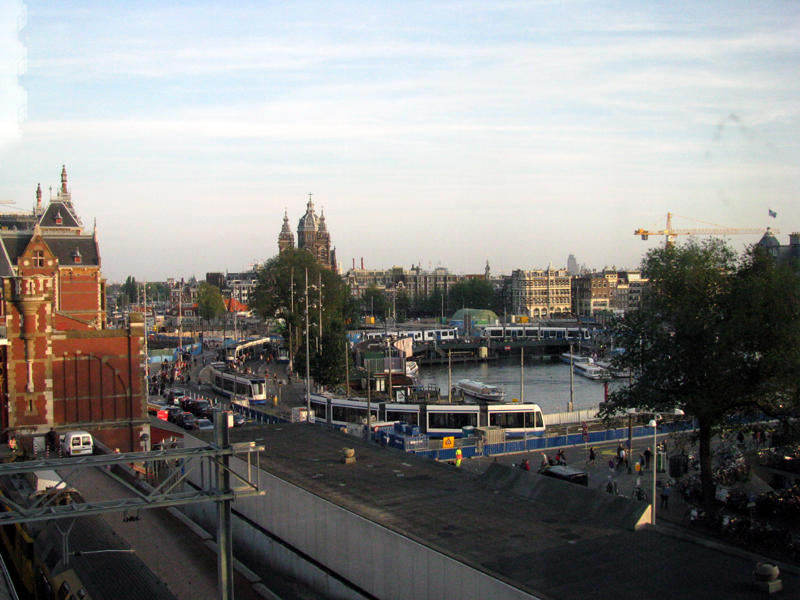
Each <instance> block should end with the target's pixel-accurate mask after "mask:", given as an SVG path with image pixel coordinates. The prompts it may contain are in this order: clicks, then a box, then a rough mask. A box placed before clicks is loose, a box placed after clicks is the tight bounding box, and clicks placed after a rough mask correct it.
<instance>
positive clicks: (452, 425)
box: [428, 412, 478, 430]
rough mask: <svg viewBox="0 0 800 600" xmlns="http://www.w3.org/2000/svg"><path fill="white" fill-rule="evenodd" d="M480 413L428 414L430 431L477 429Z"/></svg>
mask: <svg viewBox="0 0 800 600" xmlns="http://www.w3.org/2000/svg"><path fill="white" fill-rule="evenodd" d="M477 426H478V413H474V412H471V413H460V412H459V413H440V412H434V413H428V429H429V430H431V429H461V428H463V427H477Z"/></svg>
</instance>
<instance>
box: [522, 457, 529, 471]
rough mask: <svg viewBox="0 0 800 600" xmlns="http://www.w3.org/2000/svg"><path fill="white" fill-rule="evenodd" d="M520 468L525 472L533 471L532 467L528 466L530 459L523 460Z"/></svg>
mask: <svg viewBox="0 0 800 600" xmlns="http://www.w3.org/2000/svg"><path fill="white" fill-rule="evenodd" d="M520 467H522V470H523V471H530V470H531V466H530V465H529V464H528V459H527V458H523V459H522V464H521V465H520Z"/></svg>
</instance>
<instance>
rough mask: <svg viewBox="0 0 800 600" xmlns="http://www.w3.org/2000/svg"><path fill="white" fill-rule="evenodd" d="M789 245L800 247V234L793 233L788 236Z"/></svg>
mask: <svg viewBox="0 0 800 600" xmlns="http://www.w3.org/2000/svg"><path fill="white" fill-rule="evenodd" d="M789 245H790V246H800V233H798V232H797V231H795V232H794V233H790V234H789Z"/></svg>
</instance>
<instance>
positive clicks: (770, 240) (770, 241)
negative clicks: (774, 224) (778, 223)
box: [758, 227, 781, 248]
mask: <svg viewBox="0 0 800 600" xmlns="http://www.w3.org/2000/svg"><path fill="white" fill-rule="evenodd" d="M758 245H759V246H761V247H763V248H778V247H779V246H780V245H781V243H780V242H779V241H778V238H776V237H775V235H774V234H773V233H772V229H770V228H769V227H767V231H766V233H764V235H763V237H762V238H761V239H760V240H759V242H758Z"/></svg>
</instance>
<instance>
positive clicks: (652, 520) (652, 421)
mask: <svg viewBox="0 0 800 600" xmlns="http://www.w3.org/2000/svg"><path fill="white" fill-rule="evenodd" d="M628 414H629V415H631V416H633V415H650V416H652V417H653V418H652V419H650V422H649V423H648V426H650V427H652V428H653V497H652V503H651V504H650V507H651V508H650V524H651V525H655V524H656V472H657V470H658V450H657V449H656V445H657V444H658V441H657V440H658V417H660V416H662V415H675V416H680V415H683V414H684V413H683V411H682V410H681V409H680V408H676V409H674V410H672V411H671V412H670V411H668V412H645V411H641V412H640V411H637V410H636V409H635V408H629V409H628ZM665 466H666V465H665Z"/></svg>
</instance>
